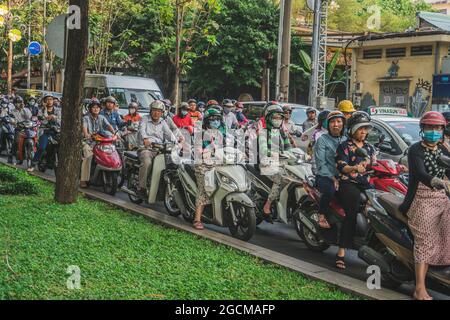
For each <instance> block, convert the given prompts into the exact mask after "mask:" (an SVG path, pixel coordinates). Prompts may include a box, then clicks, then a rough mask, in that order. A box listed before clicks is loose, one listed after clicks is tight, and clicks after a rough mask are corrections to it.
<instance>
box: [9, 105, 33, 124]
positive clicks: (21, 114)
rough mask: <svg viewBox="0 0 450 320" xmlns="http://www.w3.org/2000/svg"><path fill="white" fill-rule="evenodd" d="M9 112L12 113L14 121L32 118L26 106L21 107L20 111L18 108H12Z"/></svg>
mask: <svg viewBox="0 0 450 320" xmlns="http://www.w3.org/2000/svg"><path fill="white" fill-rule="evenodd" d="M10 114H12V115H13V116H14V118H15V120H16V123H19V122H22V121H27V120H31V118H32V114H31V111H30V109H28V108H22V110H20V111H19V110H18V109H16V108H14V109H13V110H12V111H11V112H10Z"/></svg>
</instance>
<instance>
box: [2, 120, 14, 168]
mask: <svg viewBox="0 0 450 320" xmlns="http://www.w3.org/2000/svg"><path fill="white" fill-rule="evenodd" d="M15 123H16V121H15V119H14V116H11V115H5V116H4V117H1V118H0V124H1V127H0V152H1V151H5V153H6V155H7V156H8V163H12V160H13V154H12V146H13V144H14V125H15Z"/></svg>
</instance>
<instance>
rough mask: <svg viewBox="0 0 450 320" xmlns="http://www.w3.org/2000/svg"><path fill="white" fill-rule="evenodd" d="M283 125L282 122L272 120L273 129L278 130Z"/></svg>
mask: <svg viewBox="0 0 450 320" xmlns="http://www.w3.org/2000/svg"><path fill="white" fill-rule="evenodd" d="M282 124H283V120H272V125H273V127H274V128H280V127H281V125H282Z"/></svg>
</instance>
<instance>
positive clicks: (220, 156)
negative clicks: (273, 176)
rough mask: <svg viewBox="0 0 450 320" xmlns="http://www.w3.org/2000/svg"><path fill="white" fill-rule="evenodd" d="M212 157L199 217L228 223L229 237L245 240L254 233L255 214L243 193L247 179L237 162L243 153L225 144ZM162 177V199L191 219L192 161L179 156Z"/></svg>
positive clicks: (194, 182)
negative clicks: (164, 188) (214, 163)
mask: <svg viewBox="0 0 450 320" xmlns="http://www.w3.org/2000/svg"><path fill="white" fill-rule="evenodd" d="M215 158H216V159H217V160H218V161H219V162H220V164H218V165H217V166H215V167H214V169H213V170H212V171H209V172H207V173H206V174H205V189H208V190H207V192H208V193H209V195H210V199H211V204H210V205H208V206H206V207H205V210H204V212H203V217H202V219H203V221H204V222H206V223H210V224H214V225H217V226H220V227H228V229H229V230H230V232H231V234H232V236H233V237H235V238H237V239H240V240H244V241H248V240H250V238H251V237H252V236H253V234H254V233H255V229H256V215H255V205H254V203H253V201H252V200H251V199H250V197H249V196H248V195H247V193H248V192H249V190H250V182H249V181H248V178H247V175H246V172H245V168H244V166H243V165H241V164H240V163H243V159H244V158H245V155H244V154H243V153H242V152H240V151H239V150H237V149H235V148H231V147H226V148H223V149H220V150H216V152H215ZM165 180H166V183H167V186H168V192H166V200H165V203H168V202H169V200H170V199H173V200H174V202H175V204H176V206H177V208H178V209H179V210H180V212H181V214H182V216H183V218H184V219H185V220H186V221H188V222H192V221H193V220H194V215H195V208H196V207H195V201H196V197H197V194H198V187H197V179H196V177H195V169H194V163H193V161H192V160H186V159H182V160H181V161H180V164H179V166H178V167H177V169H176V170H169V171H167V174H166V175H165ZM206 182H207V183H206ZM206 186H207V187H206ZM167 197H169V198H167Z"/></svg>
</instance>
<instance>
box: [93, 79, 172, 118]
mask: <svg viewBox="0 0 450 320" xmlns="http://www.w3.org/2000/svg"><path fill="white" fill-rule="evenodd" d="M107 96H113V97H115V98H116V99H117V102H118V104H119V108H120V109H119V113H120V114H121V115H125V114H127V113H128V105H129V104H130V102H132V101H135V102H137V103H138V104H139V113H141V114H142V113H144V114H145V113H149V111H150V109H149V107H150V104H151V103H152V102H153V101H154V100H158V99H159V100H161V99H164V96H163V93H162V91H161V89H160V88H159V86H158V84H157V83H156V81H155V80H154V79H152V78H143V77H132V76H119V75H111V74H86V79H85V82H84V98H87V99H90V98H93V97H96V98H98V99H102V98H105V97H107Z"/></svg>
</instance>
